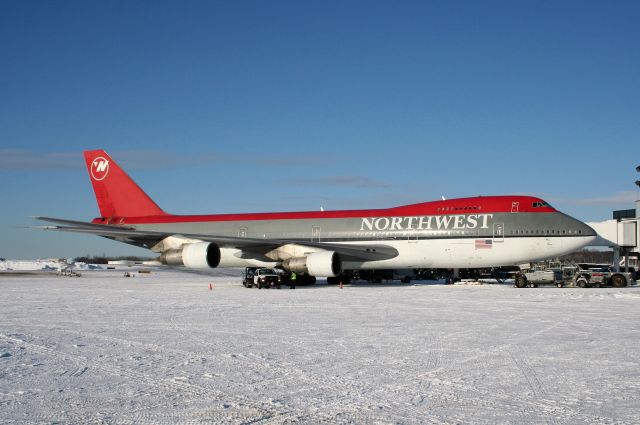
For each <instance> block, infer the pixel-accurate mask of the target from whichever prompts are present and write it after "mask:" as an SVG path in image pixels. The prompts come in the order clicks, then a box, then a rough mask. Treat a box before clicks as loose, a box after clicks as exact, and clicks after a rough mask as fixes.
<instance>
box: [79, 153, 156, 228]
mask: <svg viewBox="0 0 640 425" xmlns="http://www.w3.org/2000/svg"><path fill="white" fill-rule="evenodd" d="M84 159H85V161H86V162H87V170H88V171H89V178H90V179H91V184H92V185H93V191H94V192H95V194H96V201H98V208H100V215H101V216H102V217H140V216H149V215H164V214H165V212H164V211H162V210H161V209H160V207H159V206H158V205H157V204H156V203H155V202H153V200H152V199H151V198H149V196H148V195H147V194H146V193H144V191H143V190H142V189H140V187H139V186H138V185H137V184H136V183H135V182H134V181H133V180H132V179H131V177H129V176H128V175H127V173H125V172H124V171H123V170H122V169H121V168H120V167H118V165H117V164H116V163H115V161H113V160H112V159H111V157H110V156H109V155H107V153H106V152H105V151H103V150H95V151H85V152H84Z"/></svg>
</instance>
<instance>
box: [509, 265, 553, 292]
mask: <svg viewBox="0 0 640 425" xmlns="http://www.w3.org/2000/svg"><path fill="white" fill-rule="evenodd" d="M515 285H516V287H518V288H524V287H527V286H528V287H530V288H537V287H538V285H556V286H557V287H558V288H562V287H563V286H564V285H565V277H564V276H563V273H562V270H557V269H549V270H534V271H530V272H525V273H519V274H518V275H517V276H516V279H515Z"/></svg>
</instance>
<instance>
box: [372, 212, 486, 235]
mask: <svg viewBox="0 0 640 425" xmlns="http://www.w3.org/2000/svg"><path fill="white" fill-rule="evenodd" d="M491 218H493V214H469V215H427V216H415V217H363V218H362V225H361V226H360V230H361V231H365V230H370V231H374V230H379V231H385V230H456V229H488V228H489V219H491Z"/></svg>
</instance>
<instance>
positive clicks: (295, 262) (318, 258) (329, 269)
mask: <svg viewBox="0 0 640 425" xmlns="http://www.w3.org/2000/svg"><path fill="white" fill-rule="evenodd" d="M282 266H283V267H284V268H285V269H287V270H289V271H292V272H295V273H301V274H304V273H309V274H310V275H311V276H327V277H334V276H338V275H339V274H340V273H342V261H341V260H340V255H338V253H337V252H334V251H319V252H313V253H311V254H309V255H307V256H306V257H294V258H289V259H288V260H285V261H284V262H283V263H282Z"/></svg>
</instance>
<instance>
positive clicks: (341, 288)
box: [340, 281, 342, 289]
mask: <svg viewBox="0 0 640 425" xmlns="http://www.w3.org/2000/svg"><path fill="white" fill-rule="evenodd" d="M340 289H342V281H340Z"/></svg>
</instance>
